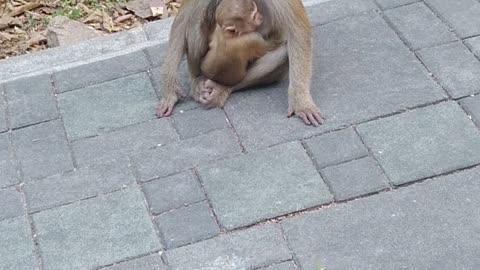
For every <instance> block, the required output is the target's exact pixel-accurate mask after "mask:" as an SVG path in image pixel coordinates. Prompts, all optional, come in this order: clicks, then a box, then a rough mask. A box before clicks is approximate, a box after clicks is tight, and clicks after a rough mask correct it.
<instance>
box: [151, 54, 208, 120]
mask: <svg viewBox="0 0 480 270" xmlns="http://www.w3.org/2000/svg"><path fill="white" fill-rule="evenodd" d="M179 73H180V81H181V84H182V90H183V93H185V94H188V92H189V91H190V78H189V75H188V65H187V61H182V63H181V64H180V68H179ZM150 74H151V77H152V84H153V86H154V88H155V91H157V93H158V95H159V96H160V97H161V96H162V89H163V88H162V80H161V78H160V67H156V68H153V69H152V70H151V71H150ZM198 107H200V105H199V104H198V103H197V102H195V101H194V100H193V99H191V98H186V99H181V100H180V101H179V102H178V103H177V104H176V105H175V108H174V109H173V113H174V115H175V114H178V113H181V112H182V111H189V110H193V109H196V108H198Z"/></svg>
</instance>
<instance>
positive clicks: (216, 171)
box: [199, 143, 333, 229]
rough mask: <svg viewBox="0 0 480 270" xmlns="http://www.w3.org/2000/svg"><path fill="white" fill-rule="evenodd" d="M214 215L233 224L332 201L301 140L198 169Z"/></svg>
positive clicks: (245, 223)
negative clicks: (300, 142)
mask: <svg viewBox="0 0 480 270" xmlns="http://www.w3.org/2000/svg"><path fill="white" fill-rule="evenodd" d="M199 174H200V178H201V180H202V182H203V184H204V187H205V189H206V191H207V196H208V198H209V199H210V201H211V203H212V206H213V209H214V211H215V214H216V215H217V218H218V220H219V222H220V224H221V225H222V226H224V227H225V228H227V229H234V228H238V227H242V226H246V225H250V224H253V223H256V222H258V221H261V220H265V219H269V218H273V217H276V216H281V215H285V214H288V213H291V212H295V211H299V210H302V209H305V208H309V207H313V206H316V205H321V204H325V203H328V202H330V201H332V199H333V198H332V195H331V194H330V193H329V191H328V188H327V186H326V185H325V183H324V182H323V180H322V178H321V176H320V175H319V173H318V172H317V170H316V169H315V166H314V165H313V162H312V161H311V160H310V158H309V157H308V155H307V153H306V151H305V149H303V147H302V146H301V145H300V144H299V143H287V144H282V145H279V146H275V147H272V148H269V149H268V150H262V151H260V152H254V153H251V154H247V155H241V156H237V157H233V158H229V159H224V160H221V161H218V162H216V163H214V164H212V165H210V166H206V167H201V168H199Z"/></svg>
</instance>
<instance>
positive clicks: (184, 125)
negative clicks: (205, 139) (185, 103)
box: [173, 108, 228, 139]
mask: <svg viewBox="0 0 480 270" xmlns="http://www.w3.org/2000/svg"><path fill="white" fill-rule="evenodd" d="M173 123H174V125H175V127H176V128H177V130H178V133H179V134H180V137H181V138H182V139H185V138H192V137H196V136H198V135H201V134H205V133H208V132H210V131H213V130H217V129H222V128H227V127H228V122H227V117H226V116H225V113H224V112H223V110H221V109H211V110H205V109H203V108H199V109H197V110H192V111H187V112H183V113H176V114H174V115H173Z"/></svg>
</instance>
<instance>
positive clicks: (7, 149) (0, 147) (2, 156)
mask: <svg viewBox="0 0 480 270" xmlns="http://www.w3.org/2000/svg"><path fill="white" fill-rule="evenodd" d="M0 172H1V173H0V188H3V187H7V186H11V185H15V184H16V183H17V180H18V176H17V172H16V169H15V161H14V158H13V147H12V144H11V143H10V139H9V134H7V133H2V134H0Z"/></svg>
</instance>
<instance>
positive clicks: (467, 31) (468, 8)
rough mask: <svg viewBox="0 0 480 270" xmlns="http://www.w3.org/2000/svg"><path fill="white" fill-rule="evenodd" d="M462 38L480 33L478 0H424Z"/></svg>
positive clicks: (479, 3) (479, 6) (479, 4)
mask: <svg viewBox="0 0 480 270" xmlns="http://www.w3.org/2000/svg"><path fill="white" fill-rule="evenodd" d="M425 2H426V3H427V4H429V5H430V6H431V7H433V10H434V11H435V12H437V13H438V14H439V15H440V17H442V18H443V19H445V20H446V21H447V22H448V23H449V24H450V25H451V26H452V27H453V29H454V30H455V31H456V32H457V33H458V34H459V35H460V37H462V38H466V37H471V36H475V35H479V34H480V2H478V1H476V0H455V1H452V0H425Z"/></svg>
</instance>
